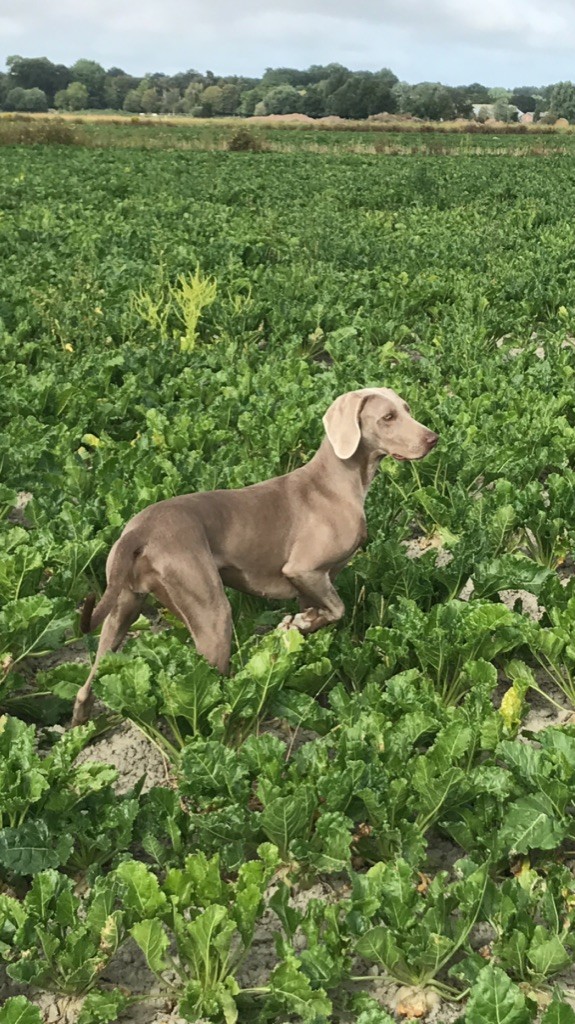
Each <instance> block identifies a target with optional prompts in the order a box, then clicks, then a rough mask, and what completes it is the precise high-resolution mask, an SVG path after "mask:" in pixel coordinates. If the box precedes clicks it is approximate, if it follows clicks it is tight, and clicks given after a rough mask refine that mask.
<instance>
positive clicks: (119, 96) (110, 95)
mask: <svg viewBox="0 0 575 1024" xmlns="http://www.w3.org/2000/svg"><path fill="white" fill-rule="evenodd" d="M140 81H141V79H139V78H134V76H133V75H127V74H126V72H125V71H122V70H121V68H110V69H109V70H108V71H107V72H106V81H105V82H104V96H103V99H104V107H106V108H107V109H109V110H121V109H122V107H123V106H124V100H125V99H126V96H127V95H128V93H129V92H130V89H137V88H138V86H139V84H140Z"/></svg>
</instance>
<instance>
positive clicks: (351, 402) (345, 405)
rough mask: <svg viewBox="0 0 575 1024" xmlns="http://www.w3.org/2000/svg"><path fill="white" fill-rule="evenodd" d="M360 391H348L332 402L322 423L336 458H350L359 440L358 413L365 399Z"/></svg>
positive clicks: (365, 396) (364, 395)
mask: <svg viewBox="0 0 575 1024" xmlns="http://www.w3.org/2000/svg"><path fill="white" fill-rule="evenodd" d="M367 397H368V396H367V395H366V394H365V393H363V392H362V391H348V392H347V394H345V395H340V396H339V398H336V400H335V402H332V404H331V405H330V407H329V409H328V410H327V412H326V414H325V416H324V417H323V425H324V427H325V432H326V434H327V436H328V440H329V441H330V443H331V446H332V448H333V450H334V452H335V454H336V455H337V457H338V459H350V458H351V456H352V455H354V454H355V452H356V451H357V446H358V444H359V442H360V440H361V429H360V426H359V414H360V412H361V409H362V406H363V404H364V402H365V401H366V399H367Z"/></svg>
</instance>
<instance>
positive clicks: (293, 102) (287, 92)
mask: <svg viewBox="0 0 575 1024" xmlns="http://www.w3.org/2000/svg"><path fill="white" fill-rule="evenodd" d="M263 102H264V107H265V112H266V114H296V113H297V112H298V111H299V109H300V106H301V95H300V93H299V92H298V90H297V89H295V88H294V86H293V85H276V86H274V88H273V89H269V90H268V92H266V94H265V96H264V100H263Z"/></svg>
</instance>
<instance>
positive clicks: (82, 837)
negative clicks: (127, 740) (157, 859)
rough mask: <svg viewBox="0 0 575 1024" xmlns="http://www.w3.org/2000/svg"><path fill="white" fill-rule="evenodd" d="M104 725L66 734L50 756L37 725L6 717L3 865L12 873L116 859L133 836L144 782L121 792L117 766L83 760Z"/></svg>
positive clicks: (2, 727)
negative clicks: (43, 749) (78, 760)
mask: <svg viewBox="0 0 575 1024" xmlns="http://www.w3.org/2000/svg"><path fill="white" fill-rule="evenodd" d="M95 731H96V726H95V724H94V723H93V722H92V723H89V724H88V725H86V726H81V727H80V728H78V729H75V730H73V732H69V733H65V734H63V735H62V736H60V738H59V739H58V740H57V741H56V742H55V743H54V744H53V746H52V748H51V749H50V751H49V752H48V753H47V754H46V755H45V756H40V754H39V753H38V751H37V746H36V745H37V736H36V731H35V729H34V726H32V725H30V726H28V725H25V724H24V722H21V721H20V720H19V719H17V718H12V717H9V716H7V715H4V716H3V717H1V718H0V780H1V786H0V791H1V792H0V872H1V874H2V876H3V877H4V879H12V880H14V879H15V878H18V877H19V876H29V875H36V874H37V873H38V872H40V871H43V870H44V869H46V868H59V867H66V868H67V869H68V870H70V871H82V870H86V869H87V868H88V867H90V866H99V867H101V866H103V865H104V864H107V863H109V861H110V860H112V859H113V858H114V857H115V856H116V855H117V854H118V853H119V852H120V851H121V850H125V849H127V848H128V847H129V845H130V843H131V842H132V833H133V824H134V820H135V818H136V814H137V812H138V797H139V792H140V789H141V784H140V785H139V786H136V787H135V789H134V790H133V791H132V792H131V793H128V794H126V795H125V796H118V795H116V793H115V792H114V789H113V783H114V782H115V780H116V778H117V774H118V773H117V771H116V769H114V768H112V767H111V766H109V765H105V764H99V763H98V762H94V761H88V762H85V763H84V764H81V765H78V764H75V763H74V762H75V759H76V757H77V755H78V754H79V753H80V751H81V750H83V749H84V747H85V746H86V744H87V743H88V742H89V741H90V738H91V737H92V736H93V735H94V733H95Z"/></svg>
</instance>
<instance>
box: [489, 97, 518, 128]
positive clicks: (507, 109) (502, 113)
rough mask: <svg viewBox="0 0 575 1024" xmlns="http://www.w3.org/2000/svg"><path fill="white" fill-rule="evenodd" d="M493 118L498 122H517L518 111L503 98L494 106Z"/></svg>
mask: <svg viewBox="0 0 575 1024" xmlns="http://www.w3.org/2000/svg"><path fill="white" fill-rule="evenodd" d="M493 117H494V118H495V120H496V121H505V122H506V123H507V122H509V121H516V120H517V110H516V109H515V107H513V106H511V104H510V103H508V102H507V100H505V99H503V98H501V99H499V100H497V102H496V103H495V104H494V106H493Z"/></svg>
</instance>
